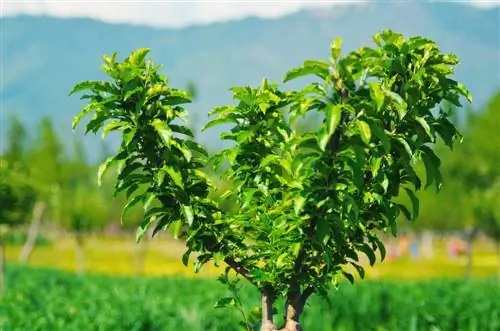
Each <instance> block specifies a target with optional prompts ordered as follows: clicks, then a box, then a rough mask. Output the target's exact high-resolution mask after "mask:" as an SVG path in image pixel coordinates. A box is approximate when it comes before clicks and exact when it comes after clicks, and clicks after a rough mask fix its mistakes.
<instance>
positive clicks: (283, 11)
mask: <svg viewBox="0 0 500 331" xmlns="http://www.w3.org/2000/svg"><path fill="white" fill-rule="evenodd" d="M397 1H398V2H400V3H401V2H402V3H403V4H404V1H401V0H397ZM367 2H369V1H366V0H355V1H353V0H336V1H335V0H329V1H325V0H323V1H311V0H309V1H307V0H287V1H283V0H281V1H278V0H267V1H266V0H246V1H237V0H218V1H206V0H198V1H192V0H187V1H182V0H177V1H165V0H164V1H161V0H142V1H137V0H120V1H117V0H115V1H112V0H108V1H102V0H31V1H30V0H2V1H1V5H0V6H1V14H2V16H11V15H16V14H33V15H41V14H45V15H51V16H59V17H91V18H96V19H100V20H104V21H107V22H122V23H131V24H140V25H151V26H171V27H181V26H186V25H191V24H203V23H210V22H217V21H227V20H234V19H239V18H243V17H246V16H250V15H253V16H260V17H268V18H272V17H280V16H284V15H287V14H289V13H292V12H294V11H297V10H299V9H301V8H308V7H309V8H320V9H321V8H322V7H325V6H332V5H334V6H345V5H349V4H353V3H355V4H357V5H365V4H366V3H367ZM387 2H396V1H387ZM456 2H464V3H467V4H469V5H472V6H475V7H482V8H489V7H493V6H499V5H500V0H473V1H471V0H462V1H456Z"/></svg>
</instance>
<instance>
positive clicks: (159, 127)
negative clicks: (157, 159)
mask: <svg viewBox="0 0 500 331" xmlns="http://www.w3.org/2000/svg"><path fill="white" fill-rule="evenodd" d="M152 125H153V127H154V129H155V130H156V132H157V133H158V135H159V136H160V137H161V140H162V141H163V143H164V144H165V145H166V146H167V147H170V145H171V144H172V142H171V140H172V130H170V128H169V127H168V125H167V123H165V122H162V121H161V120H160V119H155V120H153V123H152Z"/></svg>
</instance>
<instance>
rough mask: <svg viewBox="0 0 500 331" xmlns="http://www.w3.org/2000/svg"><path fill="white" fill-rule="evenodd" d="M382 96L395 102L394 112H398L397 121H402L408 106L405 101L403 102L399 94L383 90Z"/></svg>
mask: <svg viewBox="0 0 500 331" xmlns="http://www.w3.org/2000/svg"><path fill="white" fill-rule="evenodd" d="M384 94H385V96H386V97H388V98H389V99H391V100H393V101H395V102H396V110H397V111H398V114H399V119H400V120H402V119H403V118H404V117H405V115H406V112H407V107H408V105H407V104H406V101H404V100H403V98H402V97H401V96H400V95H399V94H397V93H395V92H392V91H389V90H384Z"/></svg>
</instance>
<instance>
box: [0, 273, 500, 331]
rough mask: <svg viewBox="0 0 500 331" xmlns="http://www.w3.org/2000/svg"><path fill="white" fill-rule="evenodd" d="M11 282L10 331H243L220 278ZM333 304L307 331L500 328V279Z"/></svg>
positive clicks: (69, 277) (247, 293)
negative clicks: (225, 304)
mask: <svg viewBox="0 0 500 331" xmlns="http://www.w3.org/2000/svg"><path fill="white" fill-rule="evenodd" d="M6 280H7V285H8V289H7V293H6V295H5V297H4V299H3V300H2V301H1V302H0V330H2V331H14V330H23V331H24V330H30V331H36V330H47V331H48V330H50V331H57V330H64V331H86V330H92V331H98V330H112V331H119V330H127V331H131V330H137V331H151V330H162V331H163V330H166V331H170V330H193V331H195V330H196V331H200V330H207V331H209V330H214V331H215V330H217V331H223V330H224V331H225V330H227V331H233V330H234V331H236V330H243V329H242V327H241V326H240V325H239V321H240V316H239V315H238V313H237V312H236V311H233V310H228V309H215V308H213V305H214V303H215V302H216V300H217V299H218V298H220V297H223V296H227V295H228V294H229V293H228V292H227V290H226V289H225V288H224V287H223V286H222V285H220V284H219V283H217V282H215V281H213V280H200V279H186V278H121V277H120V278H118V277H106V276H97V275H86V276H77V275H74V274H70V273H66V272H61V271H55V270H46V269H33V268H27V267H19V266H9V267H8V268H7V279H6ZM241 296H242V298H243V299H244V300H243V301H244V302H245V303H246V305H247V308H248V310H250V309H251V308H252V307H253V306H254V305H256V304H258V302H259V301H258V294H257V293H256V292H254V291H252V290H251V289H250V288H247V287H244V288H243V289H242V291H241ZM329 299H330V301H331V302H330V303H327V302H326V301H324V300H321V299H320V298H313V299H312V300H311V302H310V304H309V305H308V306H307V307H306V312H305V313H304V316H303V323H304V329H305V330H311V331H312V330H314V331H318V330H324V331H329V330H377V331H379V330H398V331H405V330H487V331H498V330H500V287H499V285H498V282H497V281H496V280H474V281H466V280H433V281H426V282H418V283H398V282H373V281H366V282H360V283H358V284H356V285H355V286H352V285H350V284H347V283H343V284H341V286H340V289H339V290H338V291H332V292H331V294H330V297H329ZM279 305H281V303H277V306H279ZM278 318H280V317H279V316H278Z"/></svg>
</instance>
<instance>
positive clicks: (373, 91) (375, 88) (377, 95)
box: [368, 82, 385, 111]
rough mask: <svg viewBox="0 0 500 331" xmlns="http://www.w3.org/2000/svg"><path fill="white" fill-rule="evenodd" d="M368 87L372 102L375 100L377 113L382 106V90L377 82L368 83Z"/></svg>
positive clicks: (383, 98) (383, 96) (383, 97)
mask: <svg viewBox="0 0 500 331" xmlns="http://www.w3.org/2000/svg"><path fill="white" fill-rule="evenodd" d="M368 85H369V86H370V96H371V98H372V99H373V100H375V103H376V104H377V111H378V110H380V109H382V106H383V105H384V100H385V95H384V91H383V90H382V88H381V87H380V83H378V82H369V83H368Z"/></svg>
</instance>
